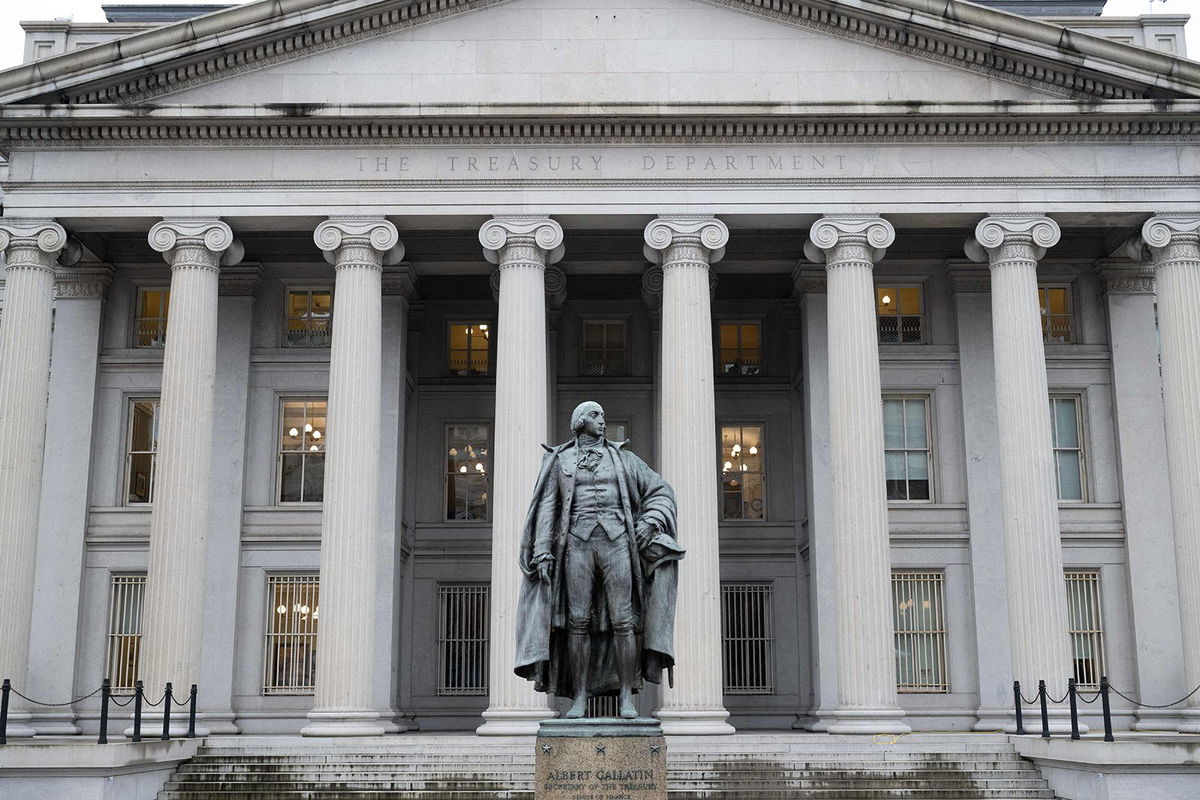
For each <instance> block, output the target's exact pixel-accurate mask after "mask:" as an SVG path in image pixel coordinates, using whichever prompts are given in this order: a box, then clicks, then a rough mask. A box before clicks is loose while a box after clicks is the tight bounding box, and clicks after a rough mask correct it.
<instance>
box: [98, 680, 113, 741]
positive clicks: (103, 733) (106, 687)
mask: <svg viewBox="0 0 1200 800" xmlns="http://www.w3.org/2000/svg"><path fill="white" fill-rule="evenodd" d="M110 697H112V684H111V683H109V680H108V678H105V679H104V680H103V681H102V682H101V683H100V738H99V739H97V740H96V744H108V700H109V698H110Z"/></svg>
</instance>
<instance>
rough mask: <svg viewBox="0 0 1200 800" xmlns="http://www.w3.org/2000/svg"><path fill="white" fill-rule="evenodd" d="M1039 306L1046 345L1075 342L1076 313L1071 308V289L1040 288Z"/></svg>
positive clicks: (1063, 287) (1059, 287)
mask: <svg viewBox="0 0 1200 800" xmlns="http://www.w3.org/2000/svg"><path fill="white" fill-rule="evenodd" d="M1038 305H1039V306H1040V307H1041V312H1042V339H1043V340H1044V341H1045V342H1046V344H1071V343H1072V342H1074V341H1075V312H1074V311H1073V310H1072V308H1071V287H1069V286H1039V287H1038Z"/></svg>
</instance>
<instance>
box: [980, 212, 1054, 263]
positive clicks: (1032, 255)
mask: <svg viewBox="0 0 1200 800" xmlns="http://www.w3.org/2000/svg"><path fill="white" fill-rule="evenodd" d="M1060 238H1062V229H1061V228H1059V227H1058V223H1057V222H1055V221H1054V220H1052V219H1050V218H1049V217H1047V216H1046V215H1044V214H991V215H989V216H986V217H984V218H983V219H982V220H980V221H979V224H978V225H976V226H975V235H974V236H973V237H972V238H970V239H968V240H967V241H966V243H965V244H964V245H963V250H964V251H965V252H966V254H967V258H969V259H971V260H972V261H977V262H979V263H984V264H986V263H991V264H993V265H994V264H997V263H1001V262H1003V261H1005V260H1006V252H1005V251H1006V248H1011V247H1016V248H1018V249H1019V253H1018V255H1019V257H1021V258H1023V259H1026V260H1028V259H1032V260H1034V261H1039V260H1041V258H1042V257H1043V256H1044V255H1046V250H1047V249H1049V248H1051V247H1053V246H1054V245H1056V244H1058V240H1059V239H1060Z"/></svg>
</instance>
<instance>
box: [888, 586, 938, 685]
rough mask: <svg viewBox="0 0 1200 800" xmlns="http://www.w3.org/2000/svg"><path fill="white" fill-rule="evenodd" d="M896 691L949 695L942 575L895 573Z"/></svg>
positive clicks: (893, 608) (893, 604) (893, 617)
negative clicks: (945, 693)
mask: <svg viewBox="0 0 1200 800" xmlns="http://www.w3.org/2000/svg"><path fill="white" fill-rule="evenodd" d="M892 622H893V625H894V629H895V631H896V690H897V691H900V692H947V691H949V690H950V686H949V684H948V683H947V681H946V615H945V597H944V589H943V578H942V573H941V572H904V571H896V572H893V573H892Z"/></svg>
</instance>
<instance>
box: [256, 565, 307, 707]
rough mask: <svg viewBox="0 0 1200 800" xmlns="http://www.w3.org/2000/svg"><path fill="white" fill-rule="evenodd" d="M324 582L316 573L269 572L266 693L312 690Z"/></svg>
mask: <svg viewBox="0 0 1200 800" xmlns="http://www.w3.org/2000/svg"><path fill="white" fill-rule="evenodd" d="M319 620H320V583H319V579H318V577H317V576H316V575H268V576H267V634H266V646H265V647H264V649H263V652H264V653H265V654H266V658H265V663H264V666H263V690H262V692H263V694H312V693H313V690H314V687H315V686H316V678H317V626H318V625H319Z"/></svg>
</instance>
